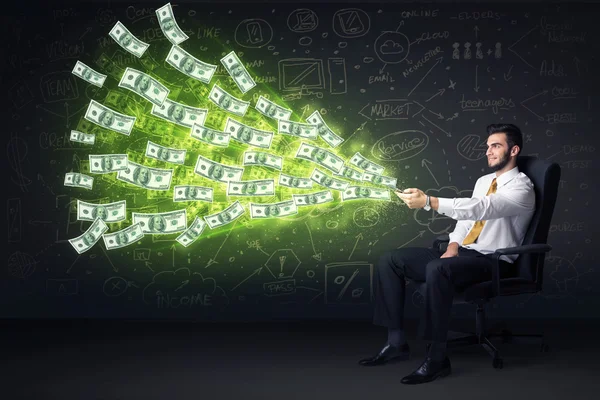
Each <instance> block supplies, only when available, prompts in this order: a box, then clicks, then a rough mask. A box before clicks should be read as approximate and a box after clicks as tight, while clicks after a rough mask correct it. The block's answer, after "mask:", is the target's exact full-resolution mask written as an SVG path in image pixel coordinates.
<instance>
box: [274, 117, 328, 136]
mask: <svg viewBox="0 0 600 400" xmlns="http://www.w3.org/2000/svg"><path fill="white" fill-rule="evenodd" d="M277 123H278V131H279V133H281V134H283V135H288V136H295V137H299V138H302V139H316V138H317V137H318V134H317V127H316V126H315V125H311V124H303V123H300V122H294V121H288V120H284V119H280V120H278V122H277Z"/></svg>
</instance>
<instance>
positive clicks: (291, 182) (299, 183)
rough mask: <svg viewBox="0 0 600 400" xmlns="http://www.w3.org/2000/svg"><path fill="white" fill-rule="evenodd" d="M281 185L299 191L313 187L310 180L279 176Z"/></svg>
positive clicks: (284, 175)
mask: <svg viewBox="0 0 600 400" xmlns="http://www.w3.org/2000/svg"><path fill="white" fill-rule="evenodd" d="M279 184H280V185H281V186H287V187H291V188H298V189H310V188H312V187H313V182H312V181H311V180H310V179H308V178H300V177H297V176H293V175H286V174H279Z"/></svg>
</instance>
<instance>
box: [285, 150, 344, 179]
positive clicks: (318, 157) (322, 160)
mask: <svg viewBox="0 0 600 400" xmlns="http://www.w3.org/2000/svg"><path fill="white" fill-rule="evenodd" d="M296 158H301V159H304V160H308V161H312V162H314V163H316V164H318V165H320V166H322V167H325V168H327V169H328V170H330V171H332V172H335V173H339V172H340V171H341V170H342V168H343V167H344V160H342V159H341V158H340V157H338V156H336V155H335V154H333V153H332V152H330V151H328V150H325V149H322V148H320V147H317V146H313V145H311V144H308V143H301V144H300V147H299V148H298V151H297V152H296Z"/></svg>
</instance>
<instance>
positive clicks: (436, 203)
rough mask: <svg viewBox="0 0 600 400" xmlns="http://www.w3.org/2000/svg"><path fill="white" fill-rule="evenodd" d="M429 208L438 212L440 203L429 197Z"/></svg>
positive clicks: (433, 197)
mask: <svg viewBox="0 0 600 400" xmlns="http://www.w3.org/2000/svg"><path fill="white" fill-rule="evenodd" d="M429 206H431V208H433V209H434V210H436V211H437V209H438V207H439V206H440V201H439V200H438V198H437V197H435V196H429Z"/></svg>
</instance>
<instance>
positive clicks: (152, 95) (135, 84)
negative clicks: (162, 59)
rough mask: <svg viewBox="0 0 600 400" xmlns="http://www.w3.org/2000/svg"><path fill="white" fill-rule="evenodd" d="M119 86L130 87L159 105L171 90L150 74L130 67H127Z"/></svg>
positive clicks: (134, 91)
mask: <svg viewBox="0 0 600 400" xmlns="http://www.w3.org/2000/svg"><path fill="white" fill-rule="evenodd" d="M119 87H122V88H124V89H129V90H131V91H132V92H133V93H136V94H138V95H140V96H141V97H143V98H144V99H146V100H148V101H149V102H151V103H152V104H156V105H157V106H162V105H163V103H164V102H165V99H166V98H167V96H168V95H169V92H170V90H169V89H167V88H166V87H165V85H163V84H162V83H160V82H159V81H157V80H156V79H154V78H153V77H151V76H150V75H148V74H145V73H143V72H141V71H138V70H137V69H133V68H130V67H127V68H126V69H125V72H124V73H123V76H122V77H121V80H120V81H119Z"/></svg>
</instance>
